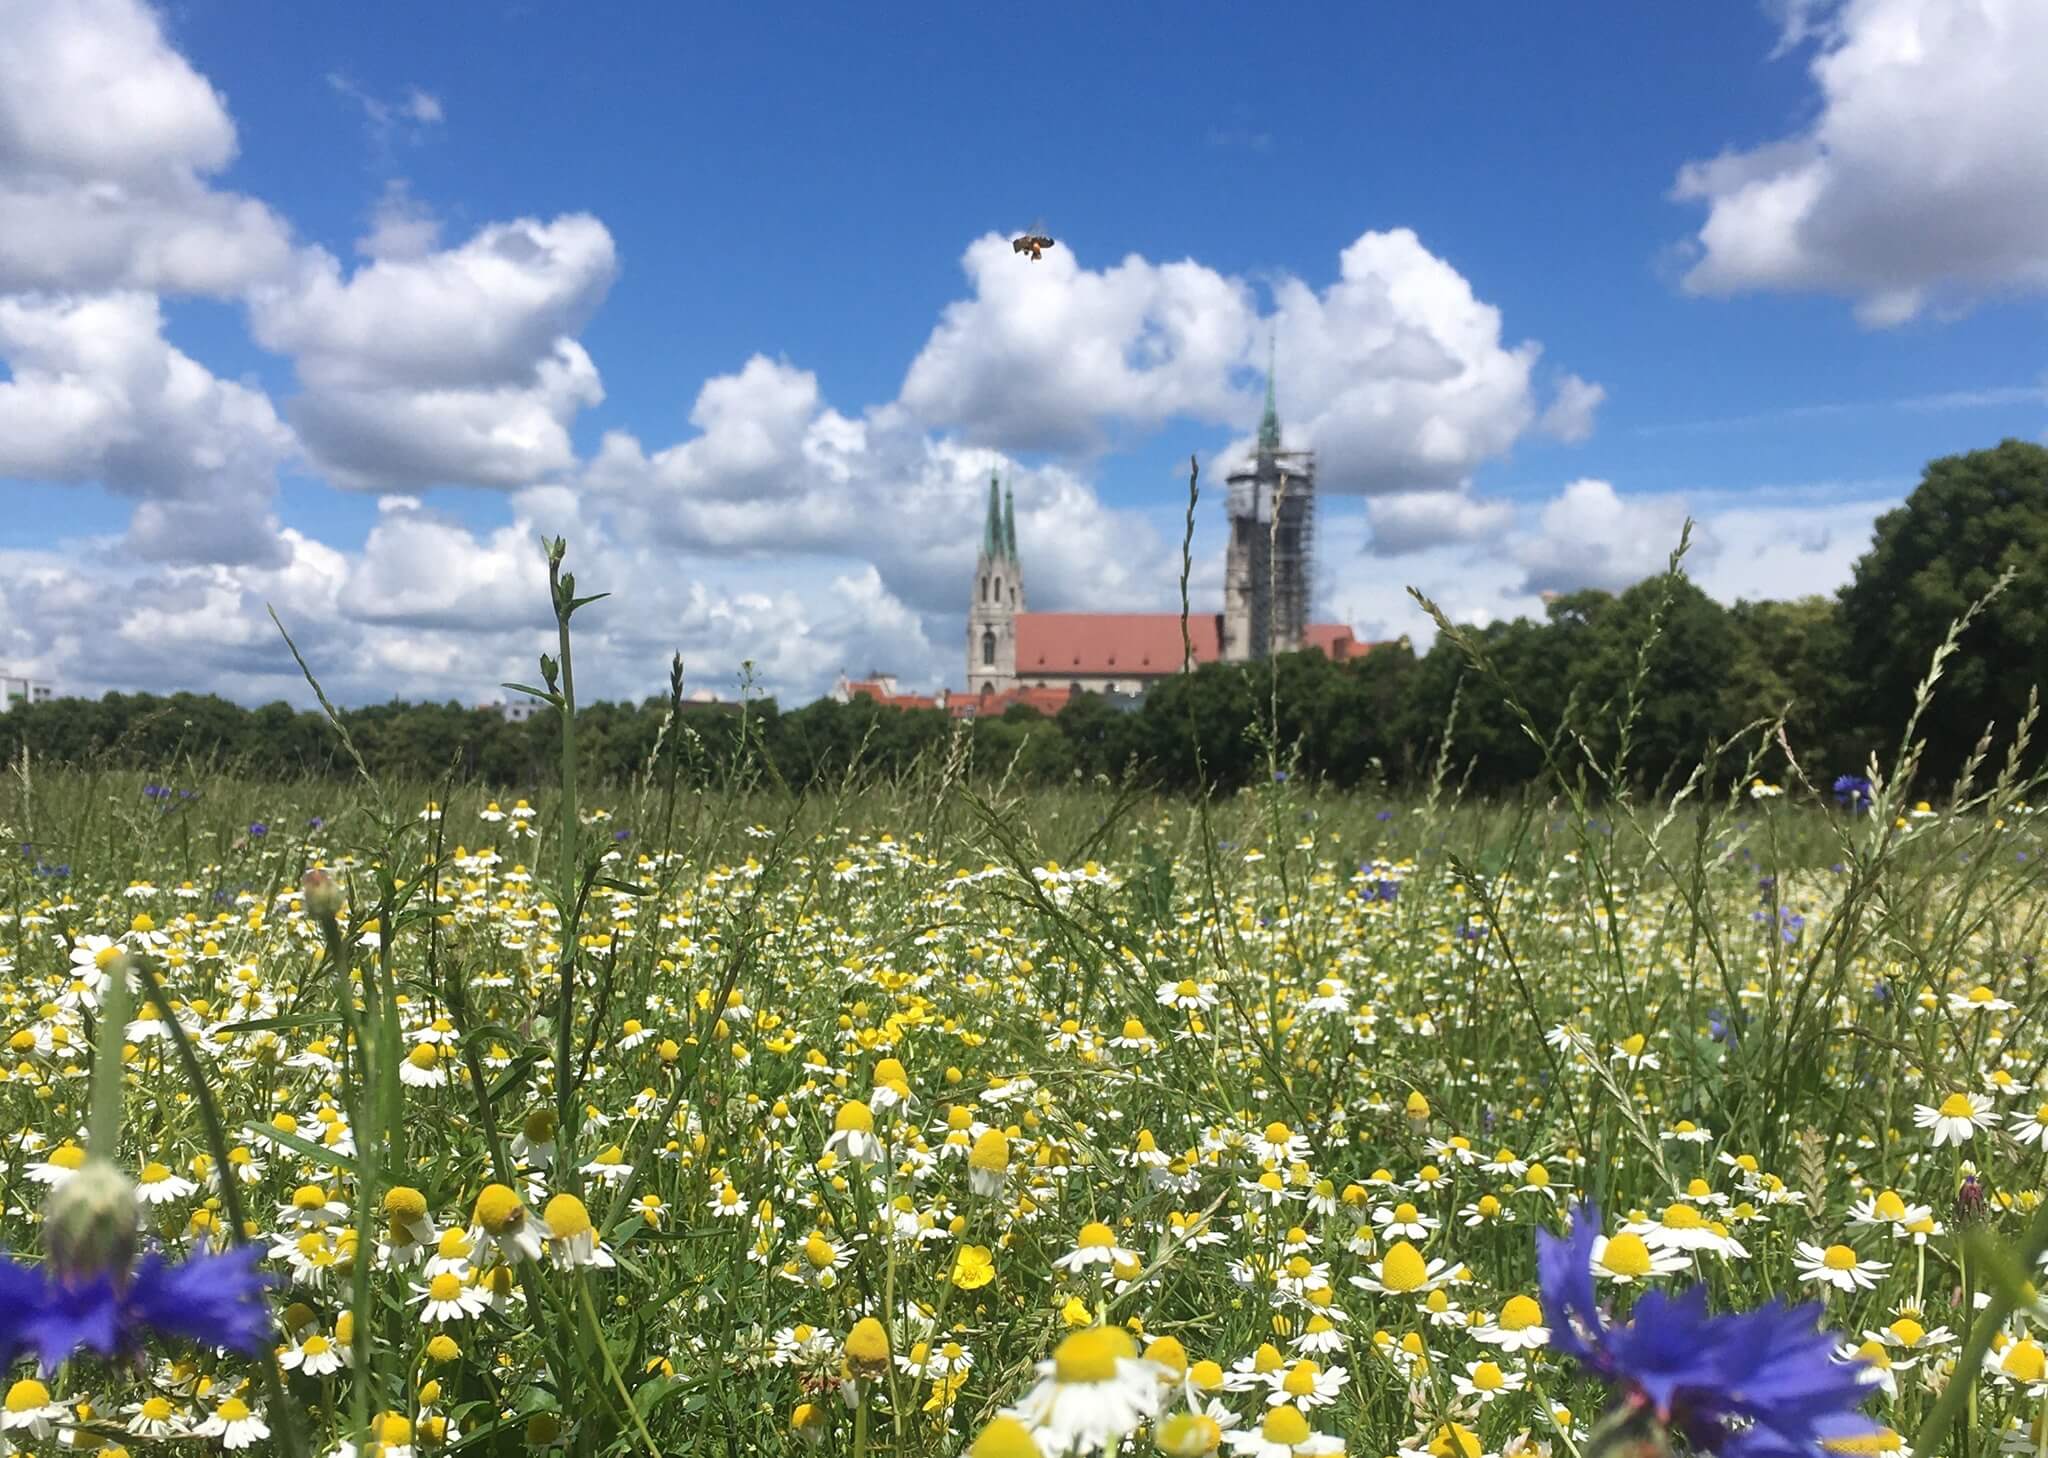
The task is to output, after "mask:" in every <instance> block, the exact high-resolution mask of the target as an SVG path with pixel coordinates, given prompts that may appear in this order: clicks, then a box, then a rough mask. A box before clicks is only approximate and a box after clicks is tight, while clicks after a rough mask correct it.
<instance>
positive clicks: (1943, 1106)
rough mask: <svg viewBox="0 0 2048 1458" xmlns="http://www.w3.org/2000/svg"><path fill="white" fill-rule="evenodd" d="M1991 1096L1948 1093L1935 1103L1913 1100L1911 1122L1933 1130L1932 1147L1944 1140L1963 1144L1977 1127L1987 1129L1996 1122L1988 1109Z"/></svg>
mask: <svg viewBox="0 0 2048 1458" xmlns="http://www.w3.org/2000/svg"><path fill="white" fill-rule="evenodd" d="M1991 1110H1992V1105H1991V1100H1990V1099H1989V1098H1987V1097H1986V1096H1985V1095H1983V1094H1975V1093H1963V1092H1961V1091H1958V1092H1955V1093H1952V1094H1950V1095H1949V1096H1948V1097H1947V1098H1945V1099H1943V1100H1942V1101H1941V1102H1940V1103H1939V1104H1936V1105H1930V1104H1915V1105H1914V1106H1913V1123H1914V1125H1915V1126H1916V1127H1918V1128H1921V1129H1931V1130H1933V1131H1934V1147H1935V1148H1936V1149H1939V1148H1941V1146H1942V1145H1944V1144H1955V1145H1962V1144H1967V1143H1968V1142H1969V1141H1970V1140H1971V1139H1972V1138H1974V1137H1975V1136H1976V1133H1977V1131H1978V1130H1979V1129H1988V1128H1990V1127H1991V1126H1992V1125H1993V1124H1995V1123H1997V1122H1998V1121H1997V1118H1996V1116H1995V1115H1993V1113H1992V1111H1991Z"/></svg>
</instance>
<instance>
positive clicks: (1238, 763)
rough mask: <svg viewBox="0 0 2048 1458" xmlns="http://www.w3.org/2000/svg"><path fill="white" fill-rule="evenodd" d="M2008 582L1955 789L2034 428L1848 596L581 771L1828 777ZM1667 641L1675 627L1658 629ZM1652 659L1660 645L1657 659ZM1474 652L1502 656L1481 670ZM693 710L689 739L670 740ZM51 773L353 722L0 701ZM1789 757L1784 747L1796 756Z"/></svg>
mask: <svg viewBox="0 0 2048 1458" xmlns="http://www.w3.org/2000/svg"><path fill="white" fill-rule="evenodd" d="M2008 571H2009V572H2010V573H2011V574H2012V576H2011V579H2010V581H2009V582H2008V583H2007V585H2006V586H2005V588H2004V590H2003V591H2002V592H2001V593H2000V594H1999V595H1998V596H1997V597H1996V598H1995V600H1994V601H1992V602H1991V603H1990V604H1989V606H1988V607H1986V608H1985V609H1984V610H1983V611H1982V612H1981V613H1979V614H1978V615H1977V616H1976V617H1975V618H1974V619H1973V620H1972V621H1971V623H1970V624H1969V626H1968V628H1967V630H1966V631H1965V632H1964V633H1963V635H1962V637H1961V639H1960V641H1959V648H1958V652H1957V653H1956V654H1955V655H1954V656H1953V657H1952V658H1950V659H1949V660H1948V661H1947V663H1946V664H1945V666H1944V669H1943V673H1942V675H1941V680H1940V683H1939V684H1938V686H1937V689H1936V692H1935V698H1934V701H1933V704H1932V707H1931V708H1929V709H1928V710H1927V711H1926V712H1925V713H1923V715H1922V717H1921V719H1920V721H1919V724H1918V730H1917V732H1918V734H1919V735H1920V736H1921V737H1924V739H1925V741H1926V750H1925V755H1924V758H1923V760H1922V771H1923V775H1924V776H1925V777H1926V779H1927V780H1928V781H1930V782H1935V783H1938V782H1939V781H1940V780H1942V779H1944V778H1946V777H1950V776H1953V775H1954V774H1955V773H1956V772H1957V771H1958V769H1960V767H1961V766H1962V765H1963V763H1964V762H1965V760H1966V758H1967V757H1968V756H1969V755H1970V754H1971V752H1972V751H1973V749H1974V748H1975V747H1976V746H1977V745H1978V744H1979V741H1980V739H1981V738H1982V737H1983V735H1984V734H1985V731H1986V729H1987V726H1995V727H1993V728H1992V739H1991V743H1992V745H1993V748H1994V752H1996V751H1997V750H1999V749H2000V748H2001V747H2002V746H2003V745H2004V744H2005V743H2008V742H2009V741H2010V736H2011V735H2012V734H2013V732H2014V728H2015V726H2016V725H2018V724H2019V723H2020V722H2021V721H2022V719H2023V718H2024V716H2025V715H2026V712H2027V709H2028V705H2029V702H2030V695H2031V694H2032V692H2033V690H2034V687H2035V685H2037V684H2039V683H2040V682H2041V681H2042V680H2043V678H2044V677H2048V449H2044V448H2043V447H2041V446H2038V445H2035V444H2032V443H2030V442H2023V441H2014V440H2009V441H2006V442H2004V443H2003V444H2001V445H1999V446H1998V447H1996V448H1994V449H1990V450H1982V451H1974V452H1970V453H1968V454H1965V455H1958V456H1949V457H1945V458H1943V459H1941V460H1937V461H1935V462H1933V463H1932V464H1931V465H1929V467H1928V468H1927V471H1926V474H1925V476H1924V478H1923V480H1922V481H1921V483H1920V485H1919V486H1918V488H1917V489H1916V490H1915V491H1914V492H1913V493H1912V495H1911V496H1910V497H1909V498H1908V499H1907V501H1906V502H1905V504H1904V505H1903V506H1901V507H1900V508H1898V509H1896V510H1894V511H1892V512H1889V513H1887V514H1886V515H1884V516H1883V517H1881V518H1880V519H1879V520H1878V523H1877V527H1876V532H1875V537H1874V540H1873V542H1872V545H1871V547H1870V550H1869V551H1868V552H1866V553H1865V554H1864V556H1863V557H1862V558H1861V559H1860V561H1859V562H1858V563H1857V565H1856V569H1855V573H1854V576H1853V578H1852V580H1851V581H1850V583H1849V584H1848V585H1847V586H1846V587H1844V588H1843V589H1842V590H1841V591H1840V592H1838V593H1836V594H1835V595H1833V596H1820V595H1808V596H1796V597H1792V598H1789V599H1787V600H1782V601H1761V602H1739V603H1737V604H1735V605H1734V606H1733V607H1726V606H1723V605H1722V604H1720V603H1718V602H1716V601H1715V600H1714V599H1712V598H1710V597H1708V596H1707V595H1706V594H1705V593H1704V592H1702V591H1701V590H1700V589H1699V588H1698V587H1696V586H1695V585H1694V584H1693V583H1692V582H1691V581H1690V580H1688V579H1687V578H1685V577H1684V576H1683V575H1677V576H1671V577H1663V576H1660V577H1656V578H1651V579H1647V580H1645V581H1643V582H1640V583H1637V584H1636V585H1635V586H1633V587H1630V588H1628V589H1627V590H1625V591H1623V592H1620V593H1609V592H1604V591H1597V590H1585V591H1580V592H1573V593H1568V594H1564V595H1562V596H1558V597H1555V598H1553V599H1551V600H1550V601H1549V602H1547V603H1546V605H1545V610H1544V616H1543V617H1542V618H1541V619H1540V620H1531V619H1516V620H1515V621H1512V622H1501V623H1495V624H1492V625H1491V626H1488V627H1486V628H1483V629H1475V630H1467V631H1466V634H1465V636H1466V639H1467V641H1466V642H1465V643H1462V644H1461V643H1458V642H1454V641H1452V640H1451V638H1450V637H1449V636H1447V635H1443V634H1439V636H1438V638H1437V640H1436V642H1435V643H1434V645H1433V646H1432V647H1431V648H1430V649H1429V651H1428V652H1426V653H1423V654H1420V655H1418V654H1415V653H1413V652H1411V651H1410V650H1409V649H1408V648H1407V647H1406V646H1405V645H1401V644H1394V645H1385V646H1381V647H1377V648H1375V649H1374V650H1373V651H1372V652H1371V653H1369V654H1367V655H1366V656H1364V657H1363V658H1360V659H1354V660H1351V661H1348V662H1344V663H1334V662H1331V661H1330V660H1328V659H1326V658H1324V657H1322V656H1321V655H1320V654H1313V653H1299V654H1289V655H1282V656H1280V657H1278V658H1276V659H1274V660H1272V661H1270V662H1267V663H1257V664H1246V665H1226V664H1211V665H1205V666H1204V667H1202V668H1200V669H1198V670H1196V671H1195V672H1193V673H1190V674H1185V675H1182V676H1180V677H1177V678H1173V679H1167V680H1163V681H1160V682H1158V683H1156V684H1154V685H1153V686H1152V687H1151V689H1150V690H1149V692H1147V694H1146V695H1145V697H1144V699H1143V701H1142V703H1141V704H1140V705H1139V706H1138V707H1136V708H1135V709H1133V708H1129V707H1126V706H1123V705H1118V704H1112V703H1111V702H1108V701H1106V700H1104V699H1102V698H1099V697H1097V696H1094V695H1088V694H1084V695H1080V696H1078V697H1076V698H1075V699H1074V700H1073V701H1072V702H1071V703H1070V704H1068V705H1067V707H1066V708H1064V709H1063V710H1061V712H1060V713H1059V714H1058V715H1056V716H1054V717H1051V718H1046V717H1043V716H1041V715H1039V714H1037V713H1036V712H1035V711H1033V710H1031V709H1028V708H1024V707H1021V706H1019V707H1015V708H1012V709H1010V710H1009V711H1008V712H1006V713H1005V714H1003V715H1002V716H1001V717H1000V718H996V719H989V720H979V721H968V722H965V723H956V722H955V721H953V720H951V719H949V718H948V717H947V716H946V715H945V714H943V713H942V712H939V711H937V710H897V709H890V708H885V707H882V706H880V705H877V704H875V703H872V702H869V701H867V700H863V699H856V700H854V701H853V702H851V703H839V702H836V701H834V700H831V699H821V700H819V701H817V702H815V703H811V704H807V705H805V706H803V707H801V708H794V709H788V710H785V709H783V708H781V707H780V706H779V705H778V704H776V703H775V702H774V701H773V700H758V701H754V702H751V703H749V704H747V705H746V706H744V708H741V707H740V706H736V705H730V704H692V703H687V702H686V703H682V704H680V705H679V706H678V705H672V703H671V701H670V700H668V699H665V698H653V699H649V700H647V701H645V702H643V703H639V704H629V703H599V704H594V705H590V706H588V707H586V708H583V709H581V710H580V711H579V713H578V716H577V726H578V739H579V743H580V749H581V755H582V763H583V764H584V765H586V766H587V767H588V769H587V770H586V773H592V774H595V775H596V776H598V777H599V778H600V779H604V780H610V781H613V782H622V781H624V780H626V779H628V778H631V777H633V776H636V775H638V774H640V773H642V772H643V771H645V770H646V769H647V768H648V766H649V765H650V763H652V762H654V760H655V757H656V752H657V748H659V750H660V753H661V754H662V755H664V756H666V755H673V756H675V757H676V763H677V764H678V766H679V767H680V771H681V773H682V774H684V775H685V776H686V777H687V778H689V779H691V780H694V781H697V782H705V781H710V780H714V779H717V778H719V777H723V776H731V775H736V774H744V775H750V776H760V777H762V778H765V779H779V780H781V781H782V782H784V783H786V784H789V785H791V786H806V785H812V784H817V783H823V782H836V781H838V780H840V779H842V778H843V777H844V776H845V775H846V774H847V773H848V772H849V771H852V770H856V769H861V770H865V771H867V772H872V773H876V774H882V775H897V774H902V773H906V772H908V771H909V770H910V769H911V768H912V767H913V766H915V765H919V764H929V763H933V762H936V761H939V760H942V759H945V758H947V757H949V756H950V757H956V758H958V759H960V760H961V762H962V763H964V764H965V765H967V766H969V767H971V772H973V773H977V774H1005V773H1006V774H1009V775H1011V776H1012V777H1013V778H1016V777H1021V778H1022V779H1024V780H1025V781H1028V782H1037V783H1050V782H1057V781H1062V780H1067V779H1071V778H1072V777H1075V776H1094V775H1107V776H1110V777H1112V778H1117V779H1124V778H1131V779H1134V780H1136V781H1137V782H1140V783H1143V784H1148V785H1151V786H1155V787H1157V788H1161V789H1167V790H1186V789H1192V788H1195V787H1197V786H1201V785H1217V786H1223V787H1230V786H1234V785H1240V784H1244V783H1247V782H1249V781H1251V780H1253V779H1256V778H1260V777H1263V776H1266V775H1269V774H1271V773H1274V772H1275V771H1276V770H1277V771H1279V772H1283V773H1288V774H1292V775H1298V776H1302V777H1305V778H1309V779H1313V780H1316V781H1319V782H1324V783H1328V784H1330V785H1333V786H1337V787H1352V786H1359V785H1376V786H1385V787H1387V788H1390V789H1395V790H1399V789H1403V788H1412V787H1415V786H1418V785H1420V784H1422V783H1424V782H1426V781H1427V780H1428V779H1429V778H1430V777H1431V776H1432V775H1434V774H1437V773H1439V772H1447V773H1448V774H1449V775H1450V777H1451V778H1453V779H1455V780H1457V781H1460V782H1462V783H1466V784H1469V785H1470V786H1471V787H1473V788H1477V789H1485V790H1502V789H1508V788H1511V787H1514V786H1517V785H1521V784H1525V783H1528V782H1530V781H1533V780H1536V779H1538V778H1539V777H1541V775H1542V774H1543V773H1544V771H1545V757H1546V745H1545V744H1544V743H1540V742H1538V739H1537V738H1534V737H1532V736H1531V734H1530V732H1529V731H1528V729H1527V728H1526V727H1525V721H1526V723H1527V724H1530V725H1534V726H1535V727H1536V729H1537V731H1538V733H1539V735H1540V736H1542V737H1544V738H1546V739H1548V740H1549V747H1548V753H1549V754H1550V755H1551V756H1552V757H1553V759H1562V760H1563V761H1566V762H1584V761H1586V760H1587V759H1591V760H1593V761H1596V762H1598V763H1600V764H1602V765H1608V764H1612V763H1614V762H1615V759H1616V755H1617V753H1618V751H1619V749H1620V747H1621V743H1622V735H1623V732H1624V728H1626V733H1627V735H1628V753H1627V767H1628V774H1629V777H1630V778H1631V779H1632V780H1633V781H1634V782H1636V783H1637V784H1640V785H1644V786H1653V785H1657V784H1660V783H1662V784H1668V783H1672V782H1675V781H1676V780H1681V779H1683V778H1684V777H1685V776H1686V775H1687V774H1688V773H1690V772H1691V770H1692V768H1693V767H1694V766H1695V765H1697V764H1698V763H1700V761H1701V759H1702V757H1703V756H1704V755H1706V754H1707V753H1708V751H1709V748H1710V746H1715V745H1719V746H1723V747H1726V746H1729V745H1730V744H1731V743H1735V744H1736V745H1737V747H1736V748H1735V749H1734V750H1733V751H1732V752H1730V753H1728V754H1725V755H1724V756H1723V757H1722V759H1721V761H1720V763H1721V766H1722V768H1721V773H1723V774H1729V775H1732V774H1735V773H1739V772H1740V771H1741V768H1742V764H1743V755H1744V754H1745V753H1746V748H1747V745H1748V744H1753V743H1754V742H1755V741H1756V735H1755V734H1754V733H1753V732H1752V734H1751V735H1750V737H1749V739H1748V740H1747V741H1744V738H1743V736H1744V731H1745V728H1746V727H1749V726H1754V725H1757V724H1759V723H1770V722H1775V721H1777V720H1778V719H1779V718H1780V717H1781V716H1782V719H1783V724H1784V730H1785V738H1786V742H1788V743H1789V744H1790V745H1791V746H1792V748H1793V750H1794V752H1795V753H1796V754H1797V755H1798V756H1799V758H1800V762H1801V764H1802V766H1803V767H1804V768H1805V770H1806V772H1807V774H1808V775H1809V777H1811V778H1812V779H1814V780H1815V781H1816V782H1824V778H1823V777H1825V778H1826V779H1832V778H1833V776H1834V775H1836V774H1837V773H1841V772H1854V771H1858V770H1860V769H1862V768H1863V766H1864V765H1865V764H1866V763H1867V762H1868V761H1869V759H1870V756H1871V755H1872V753H1873V752H1876V753H1879V754H1882V755H1885V756H1887V757H1888V756H1889V755H1890V753H1891V752H1892V751H1893V750H1894V749H1895V748H1896V746H1897V744H1898V742H1899V739H1900V736H1901V734H1902V732H1903V730H1904V727H1905V726H1906V724H1907V722H1908V719H1909V716H1910V714H1911V713H1912V710H1913V706H1914V703H1915V697H1916V694H1917V692H1918V691H1919V687H1920V684H1921V680H1922V678H1923V677H1924V676H1925V674H1926V673H1927V670H1928V666H1929V664H1930V662H1931V661H1932V659H1933V657H1934V655H1935V651H1936V649H1937V647H1938V646H1939V645H1940V644H1941V642H1942V641H1943V638H1944V635H1945V634H1946V633H1947V632H1948V629H1949V625H1950V623H1951V622H1952V621H1953V620H1955V619H1956V618H1957V617H1958V616H1959V615H1961V614H1962V613H1963V612H1964V611H1965V610H1966V609H1967V608H1969V607H1970V605H1971V604H1972V603H1974V602H1976V601H1977V600H1978V599H1980V598H1981V597H1983V596H1984V595H1985V594H1986V593H1987V592H1989V591H1990V590H1991V589H1992V587H1993V585H1994V584H1995V583H1997V582H1998V581H1999V579H2000V576H2001V574H2002V573H2006V572H2008ZM1653 630H1654V631H1653ZM1646 645H1647V646H1646ZM1475 653H1476V655H1477V656H1478V658H1479V659H1483V663H1480V664H1475ZM672 711H673V713H674V716H675V717H674V722H673V724H672V725H671V727H670V728H669V729H668V731H667V732H666V734H664V729H663V725H664V722H665V721H666V720H667V719H668V718H669V716H670V714H671V712H672ZM341 718H342V720H343V722H344V723H345V724H346V726H347V728H348V733H349V737H350V739H351V740H352V741H353V743H354V745H355V748H356V750H357V751H358V752H359V753H360V754H361V755H362V757H363V760H364V762H365V764H366V766H367V767H368V768H369V770H370V771H371V772H372V773H373V774H376V775H378V776H380V777H382V776H390V777H393V778H396V779H409V780H426V781H433V780H437V779H442V778H446V777H451V776H453V777H459V778H462V779H464V780H471V781H479V782H482V783H485V784H488V785H491V786H493V787H502V788H503V789H504V790H506V791H507V792H508V793H514V792H516V791H518V790H519V789H521V788H523V787H534V788H538V787H539V786H542V785H545V784H547V783H548V782H549V781H550V779H551V776H552V766H553V764H554V761H555V754H556V745H557V742H558V734H559V727H560V726H559V724H558V722H557V720H556V715H555V711H554V710H552V709H542V710H541V711H540V712H537V713H536V714H534V715H533V717H532V718H530V719H528V720H526V721H525V722H523V723H510V722H507V721H506V720H505V719H504V718H503V717H502V716H501V715H500V714H498V713H497V712H496V711H495V710H490V709H474V708H466V707H464V706H462V705H460V704H455V703H446V704H408V703H389V704H380V705H373V706H368V707H364V708H358V709H348V710H343V711H342V712H341ZM24 751H26V753H27V754H29V755H30V756H31V757H32V758H33V759H34V760H37V761H40V762H42V763H46V764H49V763H57V764H70V765H81V766H83V765H106V766H120V767H132V768H142V769H154V768H157V767H160V766H167V765H172V764H175V763H178V762H181V761H189V760H194V759H196V760H200V761H204V762H208V763H211V764H215V765H218V766H221V767H224V768H231V769H233V770H235V771H236V772H238V773H242V774H246V775H250V776H253V777H260V778H295V777H299V776H304V775H329V776H344V775H348V774H352V773H354V765H353V762H352V761H351V760H350V758H349V756H348V754H347V753H346V751H345V750H344V749H343V747H342V745H341V742H340V739H339V736H337V734H336V733H335V730H334V728H333V726H332V725H331V724H329V723H328V722H326V720H325V719H324V718H323V717H322V716H321V715H318V714H315V713H312V712H307V711H301V710H296V709H294V708H292V707H291V706H289V705H287V704H284V703H273V704H267V705H264V706H263V707H261V708H253V709H252V708H245V707H242V706H239V705H236V704H233V703H231V702H229V701H227V700H225V699H221V698H217V697H213V696H208V695H196V694H171V695H167V696H158V695H151V694H122V693H110V694H108V695H106V696H105V697H104V698H101V699H98V700H84V699H59V700H55V701H51V702H46V703H41V704H34V705H18V706H16V707H15V708H14V709H12V710H10V711H9V712H7V713H5V714H0V752H4V753H5V754H6V755H7V756H8V757H9V758H10V759H13V758H16V757H18V756H20V755H21V754H22V753H23V752H24ZM1774 765H1778V766H1781V765H1782V760H1777V761H1774Z"/></svg>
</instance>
